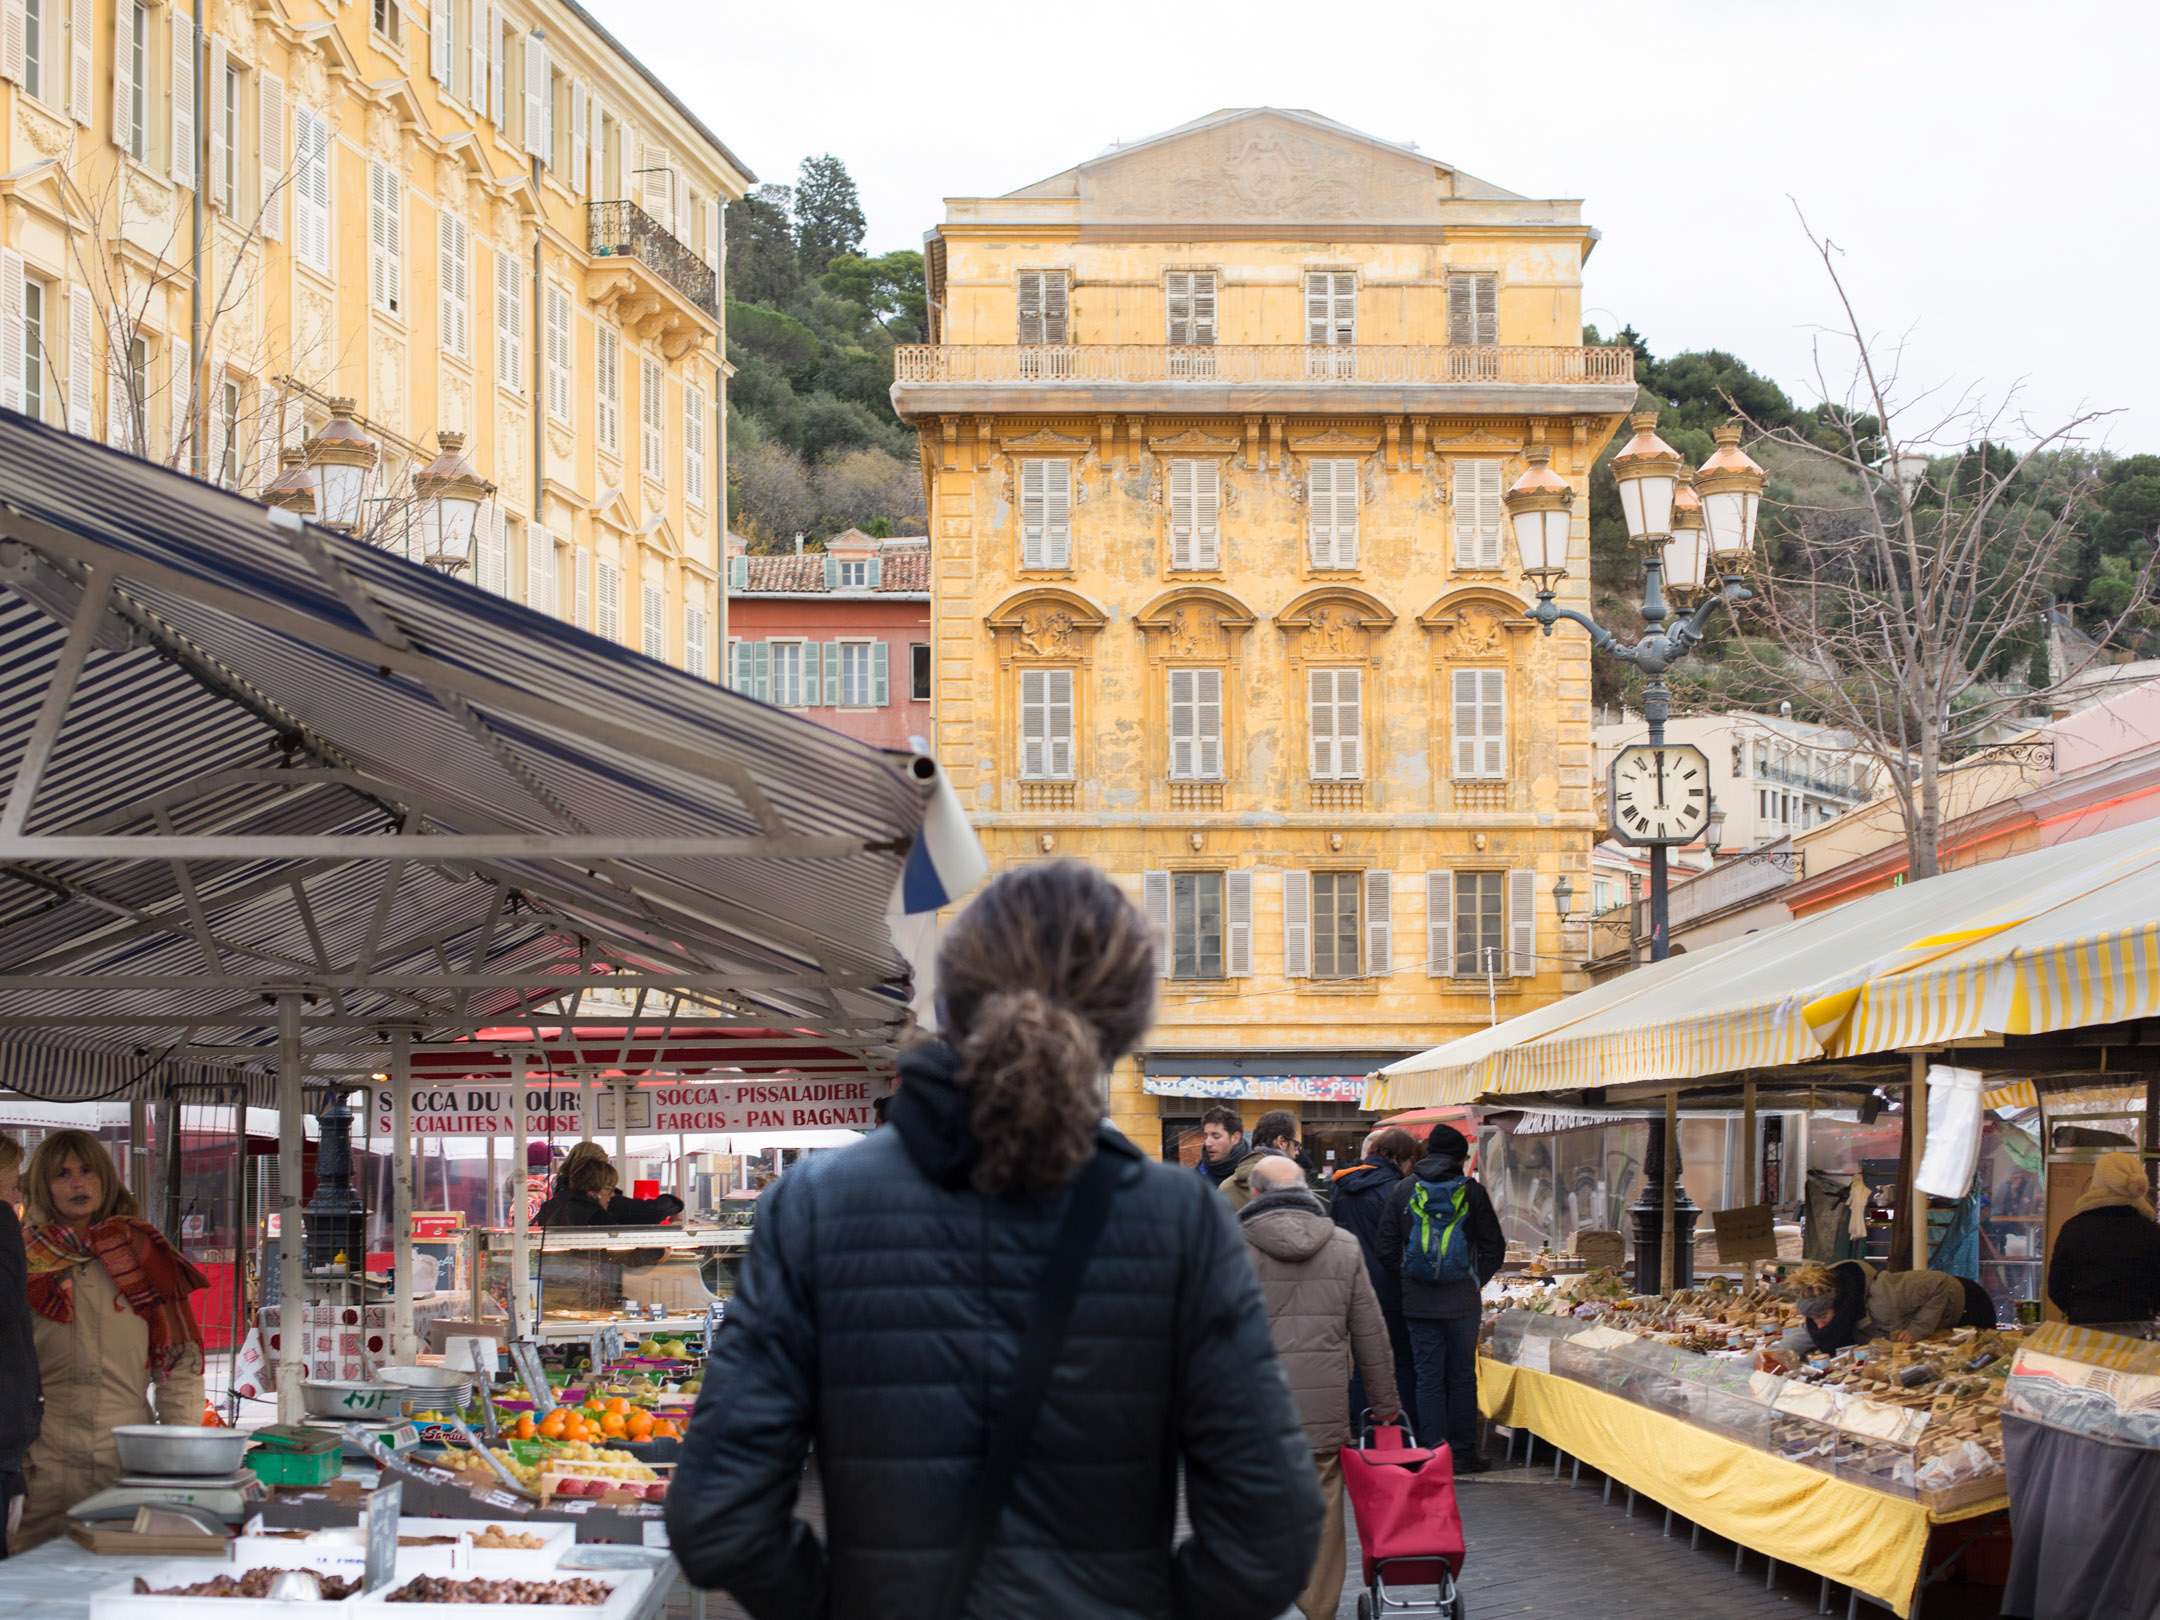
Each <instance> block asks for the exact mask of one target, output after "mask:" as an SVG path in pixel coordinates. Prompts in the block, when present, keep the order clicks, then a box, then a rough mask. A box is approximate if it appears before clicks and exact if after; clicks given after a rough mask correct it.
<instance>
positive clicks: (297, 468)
mask: <svg viewBox="0 0 2160 1620" xmlns="http://www.w3.org/2000/svg"><path fill="white" fill-rule="evenodd" d="M278 466H279V468H280V469H281V470H280V471H279V473H278V475H277V477H275V478H274V479H272V480H271V481H270V482H269V483H268V484H266V485H264V486H263V492H262V493H261V494H260V495H258V496H256V497H255V498H256V499H257V500H258V501H260V502H262V504H263V505H265V506H271V507H278V508H281V509H283V510H284V511H287V512H297V513H299V514H300V516H302V517H303V518H306V519H307V520H308V521H309V522H311V523H312V522H313V521H314V520H315V480H314V479H312V478H310V477H309V476H308V469H307V456H306V454H305V453H304V452H302V451H299V450H287V451H285V452H283V453H282V454H281V455H280V456H279V457H278Z"/></svg>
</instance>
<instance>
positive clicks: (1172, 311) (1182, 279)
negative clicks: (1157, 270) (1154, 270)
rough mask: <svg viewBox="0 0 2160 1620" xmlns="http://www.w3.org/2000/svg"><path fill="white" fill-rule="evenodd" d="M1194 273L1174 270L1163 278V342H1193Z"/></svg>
mask: <svg viewBox="0 0 2160 1620" xmlns="http://www.w3.org/2000/svg"><path fill="white" fill-rule="evenodd" d="M1192 279H1193V278H1192V272H1191V271H1189V270H1173V271H1171V272H1170V273H1169V274H1168V275H1166V276H1164V277H1163V326H1164V332H1163V341H1164V342H1165V343H1170V344H1180V343H1190V342H1192Z"/></svg>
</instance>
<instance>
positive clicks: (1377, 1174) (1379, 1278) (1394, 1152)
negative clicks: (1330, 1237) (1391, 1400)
mask: <svg viewBox="0 0 2160 1620" xmlns="http://www.w3.org/2000/svg"><path fill="white" fill-rule="evenodd" d="M1417 1160H1418V1139H1417V1138H1416V1137H1414V1136H1412V1135H1411V1134H1410V1133H1409V1132H1408V1131H1406V1130H1404V1129H1403V1128H1402V1127H1401V1126H1400V1125H1390V1126H1385V1127H1383V1128H1382V1129H1380V1130H1376V1131H1374V1132H1373V1133H1372V1134H1371V1135H1370V1136H1368V1137H1367V1138H1366V1139H1365V1156H1364V1157H1363V1158H1361V1159H1360V1160H1359V1161H1358V1162H1357V1163H1356V1164H1353V1165H1351V1166H1350V1167H1349V1168H1348V1169H1347V1170H1338V1171H1336V1172H1335V1193H1334V1197H1333V1198H1332V1199H1330V1200H1329V1202H1328V1214H1329V1215H1330V1216H1331V1217H1333V1219H1334V1222H1335V1224H1336V1225H1337V1226H1340V1227H1342V1228H1343V1229H1344V1230H1346V1231H1348V1232H1349V1233H1350V1234H1351V1235H1352V1236H1354V1237H1355V1238H1356V1239H1357V1240H1358V1247H1359V1248H1360V1249H1362V1250H1363V1251H1364V1254H1365V1274H1366V1275H1367V1276H1368V1277H1370V1278H1371V1279H1372V1286H1373V1293H1374V1295H1375V1296H1376V1297H1377V1298H1378V1299H1379V1301H1380V1314H1381V1316H1382V1318H1383V1319H1384V1320H1385V1321H1386V1322H1387V1330H1388V1343H1389V1345H1390V1346H1391V1347H1392V1348H1393V1349H1394V1352H1395V1380H1396V1384H1397V1386H1398V1388H1397V1394H1398V1395H1399V1397H1400V1399H1401V1404H1402V1409H1403V1410H1404V1411H1405V1412H1415V1411H1416V1410H1417V1404H1416V1403H1417V1379H1416V1373H1415V1372H1414V1370H1413V1369H1414V1366H1415V1361H1414V1358H1413V1357H1412V1355H1411V1353H1410V1324H1409V1323H1408V1322H1407V1321H1405V1320H1404V1318H1403V1313H1402V1289H1401V1288H1400V1287H1399V1286H1397V1284H1396V1281H1395V1274H1394V1273H1393V1272H1391V1271H1389V1270H1388V1268H1387V1262H1386V1261H1385V1260H1383V1259H1382V1258H1381V1257H1380V1217H1381V1215H1382V1214H1383V1213H1384V1212H1385V1211H1386V1209H1387V1200H1388V1194H1389V1193H1390V1192H1392V1191H1393V1190H1394V1188H1395V1183H1397V1182H1398V1181H1400V1180H1402V1179H1403V1177H1405V1176H1407V1175H1408V1174H1409V1173H1410V1167H1411V1166H1412V1165H1414V1164H1416V1163H1417ZM1387 1405H1388V1402H1387V1400H1386V1398H1385V1396H1384V1395H1383V1396H1382V1398H1381V1399H1379V1400H1375V1399H1373V1397H1372V1393H1371V1392H1370V1391H1368V1390H1367V1389H1366V1388H1365V1379H1364V1375H1363V1374H1361V1373H1356V1372H1353V1373H1352V1374H1351V1375H1350V1416H1351V1419H1352V1420H1353V1421H1355V1420H1356V1418H1357V1416H1358V1414H1359V1413H1360V1412H1363V1411H1364V1410H1365V1409H1366V1408H1367V1407H1382V1408H1384V1407H1386V1406H1387Z"/></svg>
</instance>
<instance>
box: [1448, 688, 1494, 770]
mask: <svg viewBox="0 0 2160 1620" xmlns="http://www.w3.org/2000/svg"><path fill="white" fill-rule="evenodd" d="M1453 682H1454V693H1453V698H1454V703H1453V708H1454V711H1455V774H1456V776H1458V777H1469V778H1477V779H1481V780H1489V781H1490V780H1498V779H1500V778H1502V777H1504V776H1506V774H1507V714H1506V697H1507V676H1506V673H1505V672H1504V671H1501V670H1497V669H1458V670H1456V671H1455V672H1454V675H1453Z"/></svg>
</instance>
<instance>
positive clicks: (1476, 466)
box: [1452, 461, 1503, 568]
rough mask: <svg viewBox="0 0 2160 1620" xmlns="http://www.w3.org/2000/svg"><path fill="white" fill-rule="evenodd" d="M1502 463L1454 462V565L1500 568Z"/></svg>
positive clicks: (1458, 566) (1459, 566)
mask: <svg viewBox="0 0 2160 1620" xmlns="http://www.w3.org/2000/svg"><path fill="white" fill-rule="evenodd" d="M1501 473H1502V468H1501V464H1500V463H1499V462H1497V461H1458V462H1456V463H1455V464H1454V478H1453V480H1452V482H1453V486H1454V503H1455V566H1456V567H1457V568H1498V567H1499V566H1500V563H1501V559H1502V551H1501V543H1502V534H1503V525H1502V513H1503V507H1502V503H1501V498H1500V485H1501Z"/></svg>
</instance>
